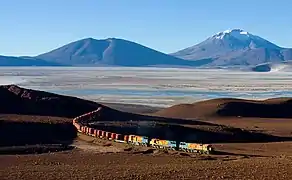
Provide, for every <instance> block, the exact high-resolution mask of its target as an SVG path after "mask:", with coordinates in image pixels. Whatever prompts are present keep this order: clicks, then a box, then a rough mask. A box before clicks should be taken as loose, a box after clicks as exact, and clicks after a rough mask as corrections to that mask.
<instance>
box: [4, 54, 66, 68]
mask: <svg viewBox="0 0 292 180" xmlns="http://www.w3.org/2000/svg"><path fill="white" fill-rule="evenodd" d="M0 66H67V65H64V64H61V63H55V62H49V61H45V60H42V59H38V58H34V57H10V56H0Z"/></svg>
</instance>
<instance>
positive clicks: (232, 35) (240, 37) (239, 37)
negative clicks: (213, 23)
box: [209, 29, 280, 49]
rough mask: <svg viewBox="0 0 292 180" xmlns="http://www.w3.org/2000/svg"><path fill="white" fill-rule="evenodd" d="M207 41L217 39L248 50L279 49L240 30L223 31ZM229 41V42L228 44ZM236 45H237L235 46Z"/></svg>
mask: <svg viewBox="0 0 292 180" xmlns="http://www.w3.org/2000/svg"><path fill="white" fill-rule="evenodd" d="M209 39H212V40H214V39H217V40H221V41H227V42H229V43H233V44H235V45H234V46H236V45H240V47H242V46H244V47H249V48H251V49H252V48H259V47H264V48H276V49H277V48H280V47H278V46H277V45H275V44H273V43H271V42H269V41H267V40H265V39H263V38H261V37H259V36H256V35H253V34H251V33H249V32H247V31H244V30H242V29H232V30H225V31H222V32H219V33H217V34H215V35H214V36H212V37H211V38H209ZM230 41H231V42H230ZM236 43H237V44H236Z"/></svg>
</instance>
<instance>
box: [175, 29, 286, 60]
mask: <svg viewBox="0 0 292 180" xmlns="http://www.w3.org/2000/svg"><path fill="white" fill-rule="evenodd" d="M283 50H284V48H281V47H279V46H277V45H275V44H273V43H271V42H269V41H268V40H266V39H264V38H261V37H260V36H257V35H254V34H252V33H249V32H247V31H244V30H242V29H231V30H225V31H222V32H219V33H216V34H215V35H213V36H211V37H209V38H207V39H206V40H205V41H203V42H201V43H199V44H197V45H194V46H191V47H188V48H186V49H183V50H180V51H178V52H175V53H173V54H171V55H173V56H176V57H179V58H182V59H186V60H202V59H209V60H211V61H212V63H211V64H212V65H254V64H260V63H264V62H268V61H283V60H286V59H290V58H291V57H285V54H287V53H286V52H285V53H284V52H283ZM285 51H287V49H286V50H285ZM288 51H289V52H290V51H291V49H288ZM288 54H290V53H288ZM209 62H210V61H209Z"/></svg>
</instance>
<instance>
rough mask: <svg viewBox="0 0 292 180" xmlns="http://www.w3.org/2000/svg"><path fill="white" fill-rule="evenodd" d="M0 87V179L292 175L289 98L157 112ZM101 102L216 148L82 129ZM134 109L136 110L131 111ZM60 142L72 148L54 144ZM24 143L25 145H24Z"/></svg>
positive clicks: (113, 114) (108, 116)
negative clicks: (122, 138)
mask: <svg viewBox="0 0 292 180" xmlns="http://www.w3.org/2000/svg"><path fill="white" fill-rule="evenodd" d="M0 92H1V94H2V96H1V115H0V125H1V126H0V133H1V134H0V135H1V142H0V144H1V147H0V150H1V151H0V152H1V154H2V155H0V179H9V180H11V179H162V178H163V179H291V178H292V130H291V127H292V121H291V118H292V117H291V114H292V113H291V107H292V106H291V103H290V102H291V100H290V99H289V98H279V99H270V100H266V101H246V100H238V99H215V100H209V101H203V102H199V103H194V104H184V105H177V106H173V107H170V108H167V109H153V110H151V108H150V107H146V106H134V105H131V106H130V105H127V106H126V105H125V106H122V105H117V104H106V106H104V105H101V104H98V103H92V102H90V101H84V100H81V99H77V98H72V97H66V96H58V95H54V94H49V93H45V92H38V91H33V90H27V89H22V88H19V87H17V86H2V87H1V88H0ZM4 95H5V96H4ZM28 106H29V107H34V108H27V107H28ZM99 106H103V108H104V109H105V111H104V113H103V114H102V117H103V118H104V119H105V122H106V123H113V122H114V124H115V125H116V124H117V121H118V120H120V121H119V123H126V122H127V121H126V120H127V119H129V118H130V119H133V120H134V122H135V121H138V120H140V121H146V120H149V121H151V122H153V121H155V123H156V124H160V123H161V124H168V126H169V129H170V130H168V131H169V132H173V133H174V132H175V133H178V136H180V135H181V136H180V137H181V138H186V137H189V136H186V134H187V133H186V132H188V133H194V134H199V137H200V138H203V139H204V141H205V142H211V143H212V145H213V146H214V147H215V150H216V153H215V154H212V155H199V154H189V153H184V152H176V151H162V150H155V149H152V148H148V147H135V146H131V145H124V144H121V143H113V142H109V141H105V140H100V139H95V138H92V137H87V136H84V135H81V134H78V133H77V132H76V130H75V129H74V128H73V126H72V124H71V121H72V117H74V116H76V114H82V113H84V112H87V111H90V110H93V109H95V108H97V107H99ZM111 107H112V108H113V109H112V108H111ZM131 107H132V108H134V109H135V113H137V114H132V111H131ZM54 108H55V109H58V111H56V110H55V109H54ZM70 109H74V111H70ZM78 110H79V111H78ZM156 111H157V112H156ZM127 112H130V113H127ZM264 112H267V113H264ZM266 114H269V116H270V117H267V115H266ZM146 115H148V116H146ZM156 116H160V117H163V118H156ZM150 117H151V118H150ZM167 122H168V123H167ZM134 126H135V124H134ZM156 127H157V126H154V128H153V129H154V130H156ZM158 127H160V126H158ZM163 127H164V126H163ZM176 127H177V128H176ZM119 128H120V129H124V128H127V127H125V126H119ZM164 128H165V127H164ZM165 130H166V131H167V128H166V129H165ZM147 133H149V131H147ZM179 133H181V134H179ZM184 133H185V134H184ZM187 135H188V134H187ZM162 136H163V134H162ZM56 144H62V145H63V146H66V147H67V148H63V149H62V148H52V147H51V146H50V145H56ZM46 145H47V147H45V148H42V147H40V146H46ZM19 146H21V147H26V149H25V150H22V149H21V148H20V150H19V149H17V148H19ZM68 147H70V148H68ZM72 148H73V149H72ZM15 149H16V150H15ZM39 149H41V150H39ZM15 152H17V153H15ZM16 154H17V155H16Z"/></svg>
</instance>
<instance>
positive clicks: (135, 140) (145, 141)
mask: <svg viewBox="0 0 292 180" xmlns="http://www.w3.org/2000/svg"><path fill="white" fill-rule="evenodd" d="M128 141H129V143H132V144H134V145H141V146H149V138H148V137H146V136H136V135H129V140H128Z"/></svg>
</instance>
